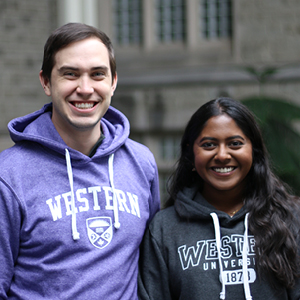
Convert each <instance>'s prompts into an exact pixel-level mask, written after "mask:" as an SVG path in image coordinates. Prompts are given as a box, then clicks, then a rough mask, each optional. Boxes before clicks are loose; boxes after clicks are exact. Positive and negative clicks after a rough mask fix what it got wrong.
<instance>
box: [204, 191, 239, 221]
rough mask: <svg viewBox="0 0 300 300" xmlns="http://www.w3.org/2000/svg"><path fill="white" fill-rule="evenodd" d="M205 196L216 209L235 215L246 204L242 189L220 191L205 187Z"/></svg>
mask: <svg viewBox="0 0 300 300" xmlns="http://www.w3.org/2000/svg"><path fill="white" fill-rule="evenodd" d="M202 195H203V197H204V198H205V199H206V200H207V201H208V202H209V203H210V204H211V205H213V206H214V207H215V208H216V209H218V210H220V211H223V212H226V213H227V214H228V215H230V216H233V215H234V214H235V213H236V212H238V211H239V210H240V209H241V208H242V207H243V205H244V202H243V197H242V193H241V191H240V190H238V189H236V190H229V191H218V190H212V189H210V188H207V187H204V188H203V191H202Z"/></svg>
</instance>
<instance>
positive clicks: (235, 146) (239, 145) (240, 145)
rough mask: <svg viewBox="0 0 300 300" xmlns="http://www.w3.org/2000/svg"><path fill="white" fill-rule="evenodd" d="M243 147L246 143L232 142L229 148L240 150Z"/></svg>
mask: <svg viewBox="0 0 300 300" xmlns="http://www.w3.org/2000/svg"><path fill="white" fill-rule="evenodd" d="M243 145H244V143H243V142H241V141H231V142H230V143H229V147H231V148H240V147H242V146H243Z"/></svg>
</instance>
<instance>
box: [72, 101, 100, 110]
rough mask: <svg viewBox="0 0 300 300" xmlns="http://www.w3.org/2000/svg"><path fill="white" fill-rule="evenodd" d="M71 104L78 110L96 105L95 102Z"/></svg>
mask: <svg viewBox="0 0 300 300" xmlns="http://www.w3.org/2000/svg"><path fill="white" fill-rule="evenodd" d="M71 104H72V105H73V106H75V107H76V108H79V109H90V108H93V107H94V106H95V105H96V102H71Z"/></svg>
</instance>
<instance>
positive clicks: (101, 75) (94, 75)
mask: <svg viewBox="0 0 300 300" xmlns="http://www.w3.org/2000/svg"><path fill="white" fill-rule="evenodd" d="M105 76H106V73H105V72H104V71H96V72H94V73H92V78H94V79H95V80H101V79H103V78H104V77H105Z"/></svg>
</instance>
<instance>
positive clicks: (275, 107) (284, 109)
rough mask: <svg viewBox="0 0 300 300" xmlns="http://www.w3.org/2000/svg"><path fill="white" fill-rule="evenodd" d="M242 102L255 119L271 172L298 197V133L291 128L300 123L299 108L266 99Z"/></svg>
mask: <svg viewBox="0 0 300 300" xmlns="http://www.w3.org/2000/svg"><path fill="white" fill-rule="evenodd" d="M242 103H244V104H245V105H246V106H247V107H248V108H249V109H250V110H251V111H252V112H253V113H254V114H255V116H256V117H257V121H258V123H259V124H260V127H261V130H262V133H263V137H264V141H265V144H266V146H267V149H268V151H269V153H270V158H271V162H272V164H273V168H274V171H275V173H276V174H277V175H278V176H279V177H280V178H281V179H282V180H283V181H285V182H286V183H287V184H288V185H289V186H290V187H292V189H293V191H294V193H295V194H297V195H299V196H300V134H299V133H298V132H297V131H296V130H295V129H294V127H293V121H297V120H300V107H299V106H296V105H295V104H292V103H289V102H287V100H285V99H279V98H277V99H276V98H271V97H266V96H258V97H249V98H246V99H244V100H242Z"/></svg>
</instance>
